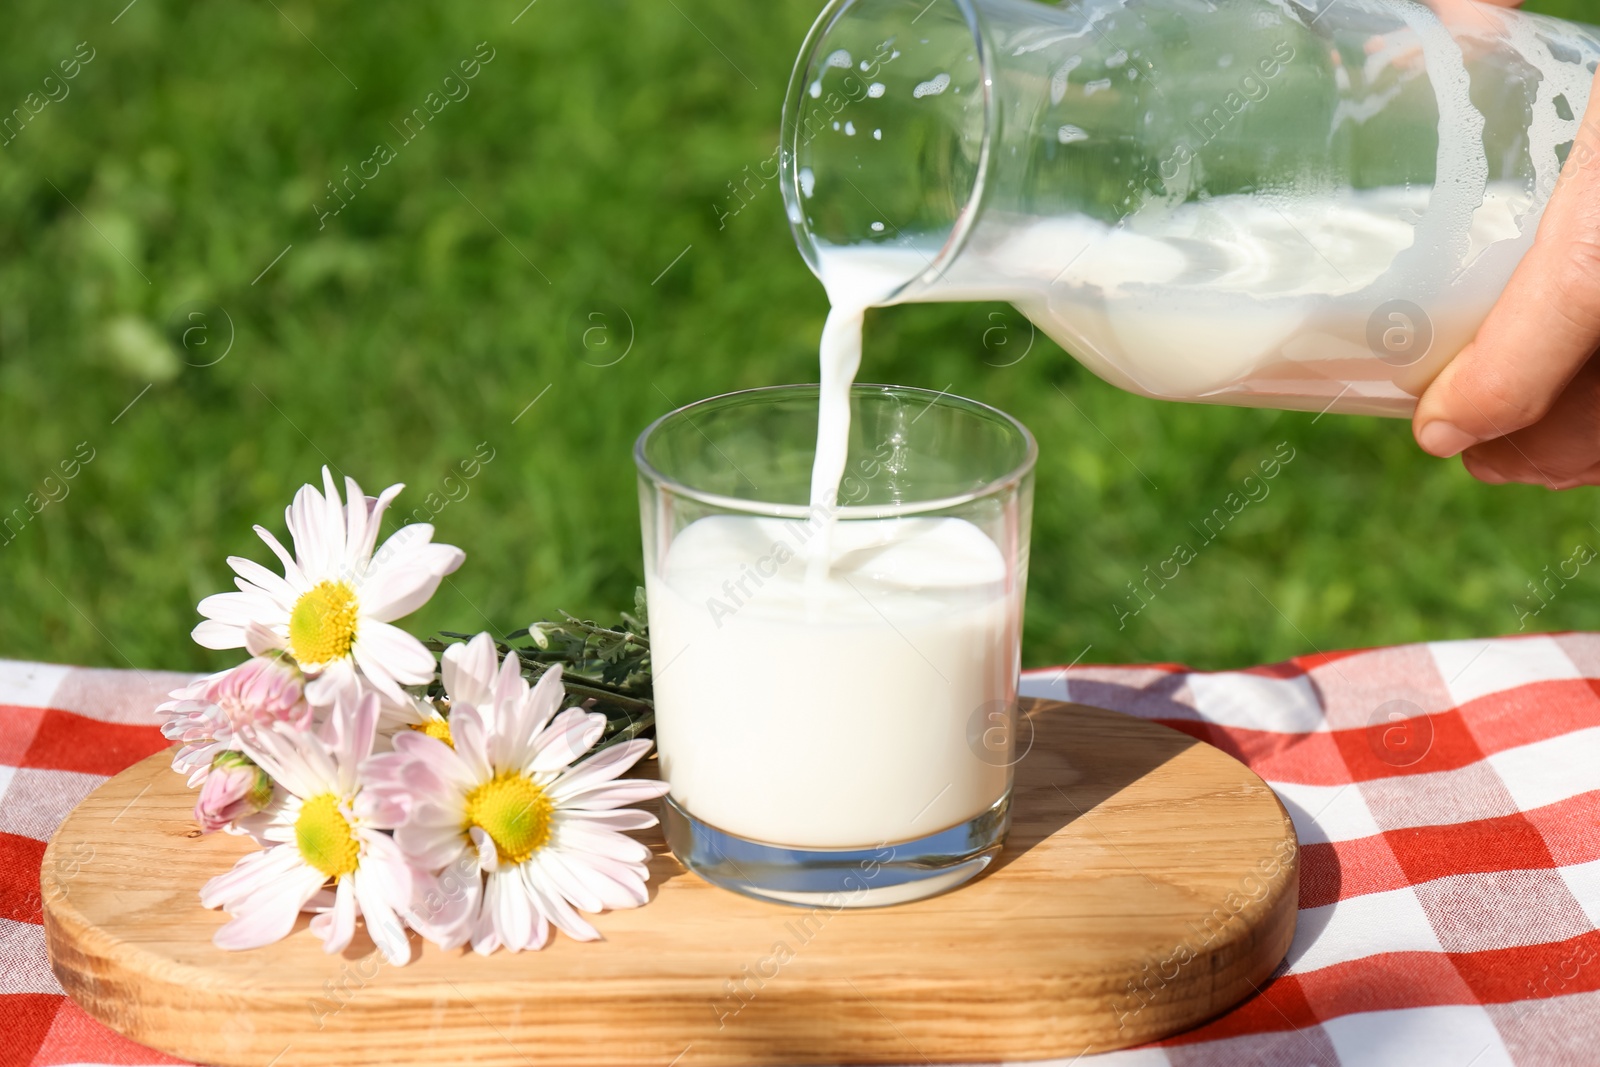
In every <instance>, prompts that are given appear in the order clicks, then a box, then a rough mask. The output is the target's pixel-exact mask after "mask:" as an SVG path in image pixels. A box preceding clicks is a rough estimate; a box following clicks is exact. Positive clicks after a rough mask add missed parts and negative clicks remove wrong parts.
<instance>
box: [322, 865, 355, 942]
mask: <svg viewBox="0 0 1600 1067" xmlns="http://www.w3.org/2000/svg"><path fill="white" fill-rule="evenodd" d="M323 915H326V916H327V917H328V921H327V922H325V923H319V922H318V921H317V920H318V919H321V918H322V917H323ZM323 915H319V916H317V919H313V920H311V932H312V933H314V934H316V935H317V936H319V937H321V938H322V951H324V952H326V953H328V954H330V955H331V954H333V953H335V952H343V951H344V949H345V948H346V947H347V946H348V945H349V944H350V939H351V938H352V937H354V936H355V933H356V888H355V886H354V885H353V884H352V883H351V880H350V879H349V878H341V879H339V884H338V885H337V887H335V889H334V891H333V910H332V911H328V912H324V913H323ZM319 925H320V926H322V927H323V928H322V929H321V930H319V929H317V927H318V926H319Z"/></svg>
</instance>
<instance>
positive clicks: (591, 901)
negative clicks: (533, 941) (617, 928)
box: [532, 849, 606, 912]
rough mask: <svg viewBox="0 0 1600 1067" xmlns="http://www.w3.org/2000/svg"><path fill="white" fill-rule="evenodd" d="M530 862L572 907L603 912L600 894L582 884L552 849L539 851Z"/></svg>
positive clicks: (603, 904)
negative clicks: (537, 866) (534, 864)
mask: <svg viewBox="0 0 1600 1067" xmlns="http://www.w3.org/2000/svg"><path fill="white" fill-rule="evenodd" d="M532 862H533V863H537V864H538V865H539V869H540V870H541V871H543V872H544V875H545V878H546V879H547V880H548V882H549V884H550V885H551V886H552V887H553V888H554V889H555V890H556V892H558V893H560V894H561V895H562V896H563V897H565V898H566V899H567V901H568V902H569V903H571V904H572V905H573V906H574V907H577V908H578V909H580V910H582V911H588V912H598V911H604V910H605V907H606V905H605V901H603V900H602V899H601V898H600V894H599V893H596V892H595V891H594V890H593V889H591V888H589V886H588V885H586V884H585V883H584V880H583V879H582V878H580V877H579V876H578V875H577V874H576V873H575V872H574V871H573V870H572V868H571V866H569V865H568V864H567V863H566V861H565V860H563V859H562V857H561V854H560V853H559V852H556V851H554V850H553V849H540V850H539V852H537V853H535V855H534V857H533V860H532Z"/></svg>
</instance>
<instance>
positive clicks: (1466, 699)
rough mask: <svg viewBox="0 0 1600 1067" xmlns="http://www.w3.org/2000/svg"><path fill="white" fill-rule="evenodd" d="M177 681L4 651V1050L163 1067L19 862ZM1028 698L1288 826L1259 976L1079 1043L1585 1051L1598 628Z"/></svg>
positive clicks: (1132, 672)
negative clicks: (1232, 772) (91, 995)
mask: <svg viewBox="0 0 1600 1067" xmlns="http://www.w3.org/2000/svg"><path fill="white" fill-rule="evenodd" d="M181 680H182V679H181V678H180V676H177V675H170V674H158V673H152V672H144V673H140V672H132V671H99V670H84V669H78V668H70V667H54V666H42V665H37V664H22V663H7V662H4V661H0V1067H13V1065H17V1067H22V1065H41V1067H42V1065H46V1064H157V1063H163V1064H164V1063H175V1062H178V1061H175V1060H173V1059H171V1058H170V1057H166V1056H163V1055H160V1054H158V1053H155V1052H152V1051H150V1050H148V1049H145V1048H142V1047H140V1046H138V1045H135V1044H133V1043H131V1042H129V1041H127V1040H125V1039H123V1038H121V1037H118V1036H117V1035H116V1034H114V1033H112V1032H111V1031H110V1030H107V1029H105V1028H104V1027H102V1026H100V1025H99V1024H98V1023H96V1022H94V1021H93V1020H91V1019H89V1018H88V1017H87V1016H85V1015H84V1014H83V1013H82V1012H81V1011H79V1010H78V1008H77V1007H76V1006H75V1005H74V1004H73V1003H72V1002H71V1001H69V1000H67V999H66V998H65V997H64V996H63V995H62V993H61V989H60V987H59V986H58V985H57V984H56V981H55V979H54V978H53V977H52V976H51V974H50V969H49V966H48V964H47V962H46V960H45V951H44V934H43V931H42V929H41V927H40V925H39V921H40V917H39V863H40V858H41V857H42V855H43V853H44V844H45V841H46V839H47V838H48V837H49V836H50V833H51V831H52V830H54V828H55V826H56V825H57V823H59V822H60V820H61V819H62V817H63V816H65V815H66V813H67V812H68V810H70V809H71V808H72V806H73V805H74V804H76V803H77V802H78V801H79V800H80V799H81V798H82V797H83V796H84V795H85V794H86V793H88V792H89V791H90V790H91V789H93V788H94V787H95V786H96V785H98V784H99V783H100V782H102V781H104V780H105V779H106V777H107V776H109V775H111V774H114V773H116V772H117V771H118V770H120V769H122V768H123V767H125V766H127V765H128V764H130V763H133V762H134V761H136V760H138V759H139V758H141V757H143V756H145V755H147V754H148V753H151V752H155V751H157V750H158V749H160V748H162V747H163V745H164V742H163V740H162V738H161V735H160V733H159V731H157V729H156V728H155V726H154V725H153V723H154V719H153V717H152V716H151V713H150V709H151V708H152V707H153V706H154V705H155V703H156V702H157V701H158V700H159V699H160V696H161V694H163V693H165V692H166V691H167V690H169V689H171V688H173V687H174V686H175V685H177V684H178V683H179V682H180V681H181ZM1025 691H1026V692H1028V693H1030V694H1032V695H1037V696H1052V697H1058V698H1066V699H1071V700H1077V701H1081V702H1083V703H1086V704H1094V705H1098V706H1100V707H1105V708H1112V709H1114V710H1117V711H1122V712H1126V713H1128V714H1130V715H1137V716H1139V717H1141V718H1147V719H1153V720H1156V721H1158V722H1162V723H1165V724H1166V725H1168V726H1172V727H1174V728H1176V729H1178V730H1182V731H1184V732H1185V733H1188V734H1190V735H1192V736H1194V737H1196V738H1199V739H1201V740H1203V741H1207V742H1210V743H1211V744H1214V745H1217V746H1219V747H1221V748H1223V749H1225V750H1226V751H1228V752H1230V753H1232V754H1233V755H1235V756H1237V757H1238V758H1239V759H1241V760H1243V761H1244V762H1245V763H1247V764H1249V765H1250V766H1251V767H1252V768H1253V769H1254V770H1255V771H1256V772H1257V773H1258V774H1260V775H1261V776H1262V777H1263V778H1265V779H1266V780H1267V782H1268V783H1270V784H1271V785H1272V787H1273V788H1274V789H1275V790H1277V793H1278V795H1279V796H1280V797H1281V798H1282V799H1283V802H1284V805H1285V806H1286V807H1287V808H1288V810H1289V812H1290V814H1291V815H1292V816H1293V818H1294V823H1295V827H1296V829H1297V830H1298V831H1299V834H1300V841H1301V845H1302V850H1301V853H1300V856H1301V883H1300V920H1299V928H1298V931H1297V933H1296V935H1295V940H1294V945H1293V947H1292V948H1291V949H1290V950H1289V956H1288V959H1287V960H1286V961H1285V962H1284V965H1283V966H1282V967H1281V968H1280V969H1279V972H1278V973H1277V975H1275V976H1274V978H1273V979H1272V981H1271V982H1269V983H1268V984H1266V985H1265V986H1263V987H1262V993H1261V995H1260V996H1258V997H1254V998H1252V999H1251V1000H1249V1001H1247V1002H1245V1003H1244V1004H1242V1005H1240V1006H1239V1007H1238V1008H1236V1009H1235V1010H1234V1011H1231V1012H1229V1013H1228V1014H1226V1015H1224V1016H1222V1017H1221V1018H1219V1019H1216V1020H1214V1021H1212V1022H1211V1023H1209V1024H1207V1025H1205V1026H1203V1027H1201V1028H1199V1029H1197V1030H1193V1031H1191V1032H1189V1033H1186V1034H1183V1035H1181V1036H1179V1037H1176V1038H1173V1039H1171V1040H1168V1041H1165V1042H1162V1043H1161V1044H1159V1045H1155V1046H1149V1047H1146V1048H1142V1049H1133V1050H1129V1051H1125V1052H1116V1053H1110V1054H1108V1055H1106V1056H1104V1057H1095V1058H1092V1059H1094V1061H1095V1062H1097V1063H1105V1064H1108V1065H1111V1067H1143V1065H1146V1064H1152V1065H1153V1064H1174V1065H1179V1067H1243V1065H1250V1064H1261V1065H1273V1067H1276V1065H1289V1064H1293V1065H1323V1064H1327V1065H1345V1067H1384V1065H1389V1064H1393V1065H1397V1067H1398V1065H1405V1067H1417V1065H1438V1067H1495V1065H1499V1064H1524V1065H1525V1064H1541V1065H1542V1064H1593V1063H1600V931H1597V929H1596V926H1597V923H1600V828H1597V826H1596V817H1597V816H1600V791H1597V790H1600V634H1595V635H1591V634H1570V635H1554V636H1533V637H1519V638H1498V639H1494V640H1488V641H1456V642H1445V643H1438V644H1432V645H1408V646H1402V647H1398V648H1386V649H1377V650H1372V651H1363V652H1340V653H1333V654H1328V655H1317V656H1306V657H1301V658H1298V659H1295V660H1292V661H1290V662H1288V663H1282V664H1277V665H1274V666H1270V667H1261V668H1256V669H1253V670H1248V671H1237V672H1222V673H1199V672H1193V671H1189V670H1186V669H1184V668H1182V667H1177V666H1146V667H1094V666H1080V667H1073V668H1070V669H1065V670H1062V669H1047V670H1041V671H1033V672H1030V673H1029V674H1028V676H1027V678H1026V681H1025ZM1083 1062H1085V1063H1087V1062H1088V1061H1087V1060H1086V1061H1083Z"/></svg>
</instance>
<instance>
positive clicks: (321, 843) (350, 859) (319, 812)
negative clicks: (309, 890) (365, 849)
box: [294, 793, 361, 878]
mask: <svg viewBox="0 0 1600 1067" xmlns="http://www.w3.org/2000/svg"><path fill="white" fill-rule="evenodd" d="M294 840H295V844H297V845H299V846H300V855H301V856H303V857H305V861H306V862H307V863H309V864H310V865H311V866H313V867H315V868H316V869H317V870H319V871H321V872H322V873H323V874H325V875H327V876H328V877H329V878H339V877H341V876H342V875H346V874H349V873H350V872H351V871H354V870H355V869H356V867H357V866H359V865H360V863H361V846H360V844H359V843H357V841H356V837H355V834H354V833H352V832H351V829H350V820H349V819H346V818H345V817H344V812H342V811H340V810H339V798H338V797H336V796H334V795H333V794H332V793H319V794H317V795H316V796H314V797H311V798H310V799H309V800H307V801H305V802H304V803H303V804H301V805H300V816H299V818H297V819H295V821H294Z"/></svg>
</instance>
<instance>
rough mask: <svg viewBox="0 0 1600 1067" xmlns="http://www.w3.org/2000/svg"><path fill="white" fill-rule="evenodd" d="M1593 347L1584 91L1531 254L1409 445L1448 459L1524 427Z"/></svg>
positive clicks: (1596, 244)
mask: <svg viewBox="0 0 1600 1067" xmlns="http://www.w3.org/2000/svg"><path fill="white" fill-rule="evenodd" d="M1596 80H1597V83H1600V77H1597V79H1596ZM1597 347H1600V92H1591V94H1590V98H1589V109H1588V113H1587V114H1586V115H1585V116H1584V120H1583V125H1582V127H1581V128H1580V129H1579V131H1578V135H1577V139H1576V141H1575V142H1574V144H1573V146H1572V151H1571V153H1570V154H1569V155H1568V157H1567V162H1566V166H1565V167H1563V168H1562V171H1561V179H1560V181H1559V182H1558V183H1557V185H1556V189H1555V192H1554V194H1553V195H1552V196H1551V198H1550V203H1549V205H1548V206H1547V207H1546V208H1545V212H1544V218H1543V219H1542V220H1541V222H1540V224H1539V232H1538V234H1537V235H1536V237H1535V239H1534V243H1533V247H1532V248H1531V249H1529V251H1528V254H1527V255H1526V256H1525V257H1523V260H1522V262H1521V263H1520V264H1519V265H1518V266H1517V269H1516V271H1515V273H1513V274H1512V276H1511V281H1510V282H1509V283H1508V284H1507V285H1506V288H1505V292H1504V293H1502V294H1501V296H1500V299H1499V301H1497V302H1496V304H1495V306H1494V308H1493V310H1491V311H1490V312H1489V317H1488V318H1487V319H1485V320H1484V323H1483V326H1482V327H1481V328H1480V329H1479V330H1478V335H1477V337H1476V338H1475V339H1474V340H1473V342H1472V343H1471V344H1469V345H1468V346H1467V347H1466V348H1464V349H1462V350H1461V353H1460V354H1459V355H1457V356H1456V358H1455V359H1454V360H1452V361H1451V362H1450V363H1449V365H1447V366H1446V367H1445V369H1444V370H1443V371H1442V372H1441V373H1440V375H1439V377H1438V378H1437V379H1435V380H1434V382H1433V384H1432V385H1431V386H1429V387H1428V390H1427V392H1426V393H1424V394H1423V396H1422V399H1421V401H1420V402H1419V403H1418V404H1417V411H1416V414H1415V416H1413V418H1412V429H1413V431H1414V432H1415V434H1416V437H1417V443H1418V444H1419V445H1421V446H1422V447H1423V449H1424V450H1426V451H1428V452H1431V453H1433V454H1434V455H1436V456H1453V455H1456V454H1457V453H1458V452H1461V451H1462V450H1463V449H1465V448H1468V447H1469V446H1471V445H1474V444H1477V443H1478V442H1480V441H1487V440H1490V439H1491V438H1496V437H1504V436H1505V435H1506V434H1508V433H1512V432H1513V431H1516V430H1520V429H1522V428H1524V427H1526V426H1530V425H1532V424H1533V423H1535V422H1537V421H1539V419H1540V418H1542V417H1543V416H1544V414H1545V413H1546V412H1547V411H1549V410H1550V407H1551V405H1552V404H1554V403H1555V400H1556V398H1557V397H1558V396H1560V395H1561V391H1562V390H1563V389H1565V388H1566V387H1567V383H1568V382H1570V381H1571V380H1572V378H1573V376H1574V375H1575V374H1577V373H1578V370H1579V369H1580V368H1581V367H1582V366H1583V364H1584V363H1585V362H1587V360H1588V359H1589V357H1590V356H1591V355H1593V354H1594V351H1595V349H1596V348H1597Z"/></svg>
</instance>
